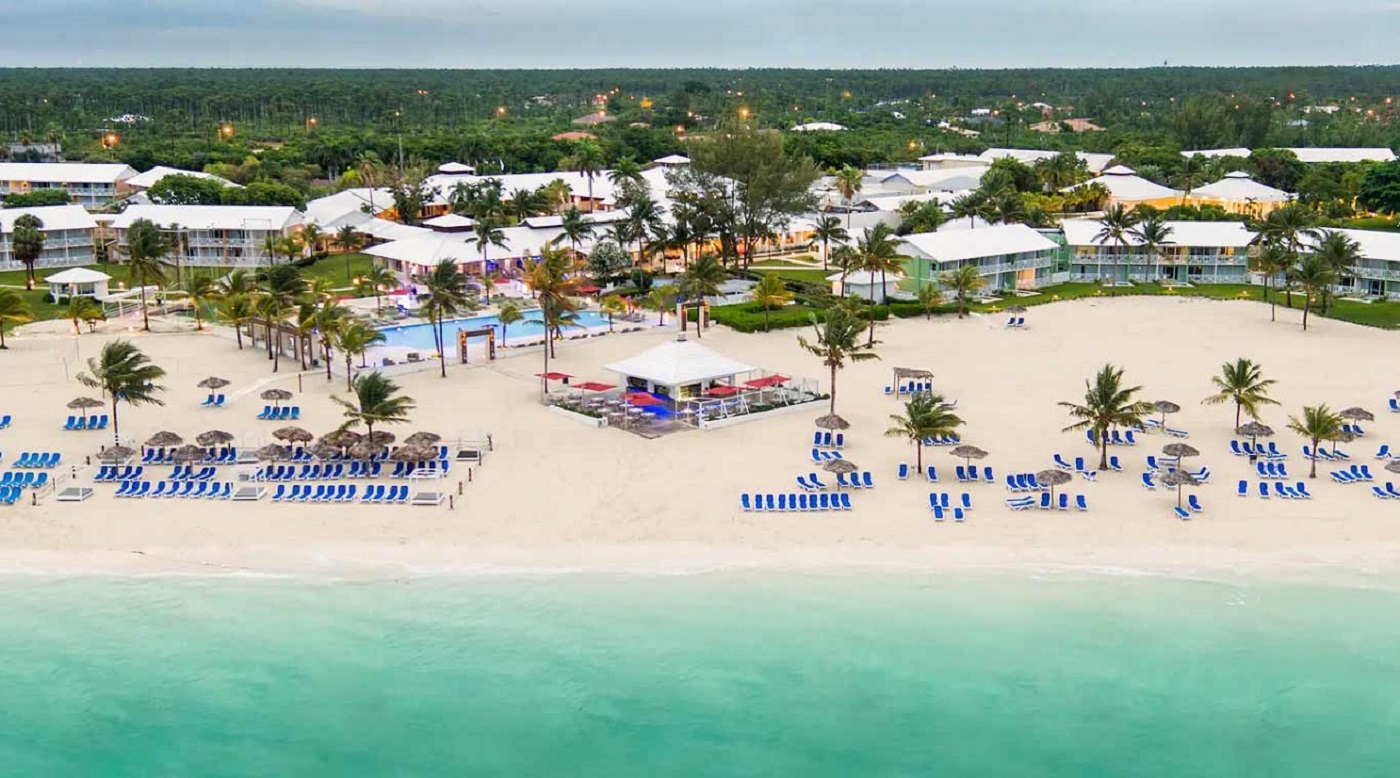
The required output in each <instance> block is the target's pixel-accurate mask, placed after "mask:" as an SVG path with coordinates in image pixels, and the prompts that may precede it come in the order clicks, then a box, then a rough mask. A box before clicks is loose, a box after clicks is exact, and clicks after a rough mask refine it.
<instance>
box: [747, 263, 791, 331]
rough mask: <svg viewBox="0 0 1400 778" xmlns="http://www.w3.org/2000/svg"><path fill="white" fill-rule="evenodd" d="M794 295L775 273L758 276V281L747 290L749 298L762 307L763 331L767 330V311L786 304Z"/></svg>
mask: <svg viewBox="0 0 1400 778" xmlns="http://www.w3.org/2000/svg"><path fill="white" fill-rule="evenodd" d="M795 296H796V295H794V294H793V293H792V292H790V291H788V288H787V284H784V283H783V279H782V278H780V277H779V276H778V274H777V273H764V274H763V275H762V276H760V277H759V279H758V283H757V284H756V285H755V286H754V288H753V290H752V291H750V292H749V299H750V300H753V301H754V302H755V303H757V304H758V305H760V306H762V307H763V331H764V332H767V331H768V312H769V311H770V310H772V309H773V308H781V307H783V306H784V305H787V304H788V303H789V302H791V301H792V298H793V297H795Z"/></svg>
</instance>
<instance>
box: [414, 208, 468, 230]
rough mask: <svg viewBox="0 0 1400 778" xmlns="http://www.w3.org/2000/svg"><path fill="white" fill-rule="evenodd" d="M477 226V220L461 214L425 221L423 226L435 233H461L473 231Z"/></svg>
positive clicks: (444, 215)
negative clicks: (474, 226)
mask: <svg viewBox="0 0 1400 778" xmlns="http://www.w3.org/2000/svg"><path fill="white" fill-rule="evenodd" d="M475 224H476V220H475V219H472V218H471V217H470V216H463V215H461V214H459V213H444V214H443V215H441V216H434V217H433V218H431V219H424V220H423V226H424V227H427V228H428V229H430V230H433V231H435V232H461V231H462V230H469V229H471V228H472V226H473V225H475Z"/></svg>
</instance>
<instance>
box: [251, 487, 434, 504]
mask: <svg viewBox="0 0 1400 778" xmlns="http://www.w3.org/2000/svg"><path fill="white" fill-rule="evenodd" d="M288 486H290V487H291V488H290V489H289V488H287V487H288ZM373 486H377V484H375V485H372V486H371V487H369V488H373ZM398 490H399V487H397V486H395V487H394V496H395V497H396V498H397V496H398ZM359 491H360V487H359V486H358V485H356V484H316V485H315V486H312V485H311V484H278V485H277V491H275V492H273V493H272V501H273V502H351V501H353V500H354V499H355V498H356V497H357V496H359ZM403 493H404V498H405V499H407V497H408V487H407V486H405V487H403ZM395 501H397V500H395ZM371 502H372V500H371Z"/></svg>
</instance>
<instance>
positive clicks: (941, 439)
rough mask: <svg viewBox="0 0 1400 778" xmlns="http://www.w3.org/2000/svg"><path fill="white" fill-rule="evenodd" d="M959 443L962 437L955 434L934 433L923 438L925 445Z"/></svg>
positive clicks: (954, 444) (952, 444) (953, 444)
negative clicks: (929, 436)
mask: <svg viewBox="0 0 1400 778" xmlns="http://www.w3.org/2000/svg"><path fill="white" fill-rule="evenodd" d="M959 443H962V438H961V437H959V436H957V435H934V436H933V437H931V438H924V445H925V446H956V445H958V444H959Z"/></svg>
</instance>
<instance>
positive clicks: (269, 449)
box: [253, 443, 292, 462]
mask: <svg viewBox="0 0 1400 778" xmlns="http://www.w3.org/2000/svg"><path fill="white" fill-rule="evenodd" d="M253 456H255V457H257V458H258V459H261V460H263V461H264V462H271V461H275V460H278V459H289V458H291V456H292V450H291V449H290V448H288V447H287V446H279V445H277V444H276V443H270V444H268V445H266V446H263V447H262V448H260V449H258V450H257V451H254V452H253Z"/></svg>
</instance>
